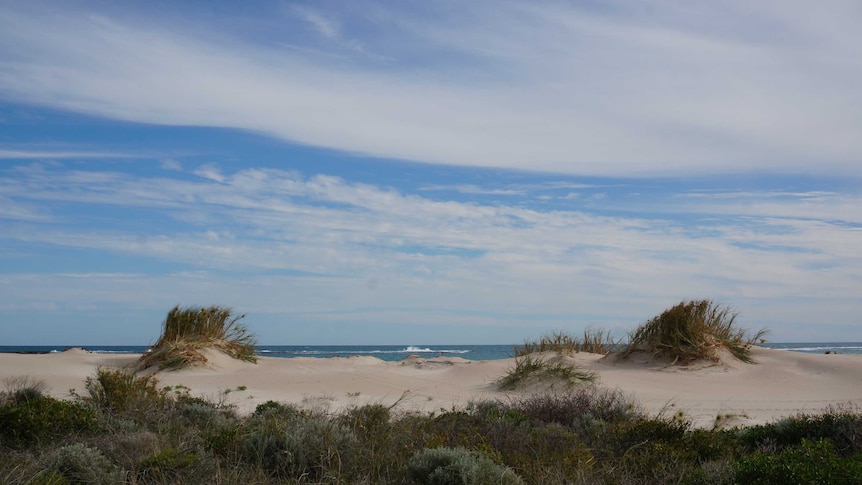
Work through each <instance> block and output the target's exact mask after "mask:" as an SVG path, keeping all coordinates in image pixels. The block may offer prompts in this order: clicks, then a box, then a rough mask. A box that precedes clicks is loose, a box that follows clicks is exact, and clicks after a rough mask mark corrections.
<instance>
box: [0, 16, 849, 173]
mask: <svg viewBox="0 0 862 485" xmlns="http://www.w3.org/2000/svg"><path fill="white" fill-rule="evenodd" d="M831 7H834V8H823V9H822V10H821V13H818V14H817V15H814V16H812V15H811V13H810V9H809V8H807V7H806V6H804V5H803V4H798V5H797V4H794V3H792V2H791V3H789V4H788V3H783V4H782V5H775V6H756V7H752V6H750V5H749V3H747V2H723V3H722V4H698V5H693V6H689V5H686V6H679V5H677V4H673V3H670V2H667V3H658V4H656V5H655V6H654V7H653V8H652V10H651V11H650V12H647V11H642V10H641V9H640V8H639V7H628V8H624V7H623V6H621V5H617V4H614V3H611V4H608V5H607V6H604V7H603V8H600V9H592V10H591V9H588V8H587V7H577V6H566V5H561V4H557V3H544V2H543V3H531V4H530V5H529V6H527V5H524V4H520V3H517V2H513V3H510V2H502V3H500V2H476V3H471V5H469V6H464V5H460V4H459V5H458V8H453V6H452V5H448V4H446V3H445V2H444V3H442V4H433V5H424V6H422V7H418V6H414V7H410V6H408V4H403V5H400V6H393V5H392V4H388V5H387V6H386V8H384V7H383V6H382V5H377V4H369V6H368V8H367V9H365V10H364V12H365V13H364V14H363V13H361V12H358V11H354V10H352V9H351V8H350V7H349V5H347V4H344V3H340V2H327V3H324V4H322V5H321V6H319V7H317V10H308V9H299V10H297V9H287V10H288V12H289V13H286V14H283V15H281V16H280V12H279V11H278V10H274V11H273V12H270V14H271V15H272V16H273V17H277V18H276V19H275V20H273V22H275V21H278V22H284V23H285V28H284V29H282V30H283V31H286V32H289V31H290V27H291V26H292V25H291V23H290V22H300V23H302V24H304V25H306V26H307V25H309V23H310V25H312V26H313V27H314V28H315V29H316V30H317V32H319V33H320V35H321V37H322V40H321V42H322V43H320V42H316V43H311V41H308V40H303V39H301V38H295V37H292V36H291V35H290V34H289V33H287V34H280V35H279V34H275V33H273V34H271V35H270V36H269V37H267V38H265V39H260V38H251V37H243V36H241V35H239V34H236V33H235V32H232V33H233V35H229V34H220V33H219V32H220V29H222V28H223V27H224V26H222V25H218V24H215V23H213V24H203V25H200V26H198V28H196V29H186V30H183V29H181V28H180V27H181V26H182V25H181V24H180V23H179V21H177V20H176V19H171V17H170V16H168V17H167V18H166V20H165V21H164V22H161V23H158V24H157V23H155V22H154V21H153V20H152V19H154V18H155V17H157V16H158V14H159V13H160V12H157V11H147V12H145V13H143V14H142V13H141V12H140V11H138V12H123V11H120V10H114V11H111V12H106V13H94V12H92V11H86V10H78V9H73V8H71V7H67V6H64V5H53V6H52V8H50V9H48V8H44V9H35V8H27V7H24V6H22V5H21V4H16V3H11V4H6V5H4V7H3V10H4V12H3V13H4V15H3V16H2V17H0V19H2V20H0V32H2V34H0V45H3V46H9V48H5V49H2V50H0V97H2V98H5V99H9V100H13V101H17V102H27V103H38V104H43V105H48V106H52V107H56V108H60V109H67V110H72V111H77V112H83V113H89V114H96V115H99V116H106V117H110V118H115V119H122V120H131V121H138V122H145V123H157V124H168V125H196V126H219V127H231V128H240V129H246V130H254V131H259V132H263V133H267V134H270V135H273V136H277V137H280V138H283V139H286V140H290V141H293V142H297V143H301V144H308V145H314V146H321V147H328V148H335V149H338V150H344V151H347V152H351V153H362V154H367V155H372V156H378V157H386V158H395V159H402V160H411V161H420V162H428V163H443V164H454V165H470V166H486V167H506V168H518V169H527V170H542V171H553V172H564V173H575V174H590V175H614V176H618V175H650V176H653V175H657V174H693V173H694V174H702V173H725V172H747V171H757V172H764V171H766V172H770V171H787V170H789V171H797V172H803V173H811V172H813V173H821V172H822V171H824V170H829V171H831V172H833V173H842V174H846V175H852V176H859V175H860V172H859V170H860V166H859V164H858V159H859V155H860V153H862V142H860V141H859V137H858V136H856V134H857V133H858V132H859V129H860V127H862V109H860V108H859V106H862V99H860V96H862V95H860V94H859V90H858V89H857V87H856V86H858V85H860V84H862V62H860V61H859V59H860V57H859V56H858V53H859V49H860V45H859V42H858V36H856V35H855V28H856V27H855V26H856V25H858V23H859V21H860V20H862V19H860V13H859V12H856V11H855V10H853V9H850V8H845V5H844V4H842V3H841V2H833V4H832V5H831ZM265 14H266V12H264V13H261V14H260V15H261V17H264V16H265ZM336 18H338V19H339V20H338V21H336V20H334V19H336ZM345 23H349V24H348V25H345ZM346 29H350V31H351V37H350V40H349V41H348V40H345V39H346V37H345V36H344V34H343V32H344V30H346ZM776 39H780V41H777V40H776ZM351 43H352V44H351ZM283 44H290V45H298V46H299V47H304V48H308V49H309V50H308V51H307V52H306V51H303V50H301V49H300V50H285V49H283V48H280V47H279V46H280V45H283ZM346 44H351V45H353V46H354V47H356V46H360V45H361V46H362V49H367V50H368V51H371V52H375V53H379V56H380V58H374V57H373V56H368V55H365V54H363V53H360V52H355V51H356V49H354V50H353V51H351V49H350V48H348V47H345V46H346ZM11 46H17V47H16V49H14V50H13V49H11ZM316 51H317V52H320V51H322V52H330V53H333V54H337V55H338V56H337V57H335V58H333V57H329V56H326V55H320V56H318V55H314V52H316ZM351 52H353V53H352V54H351ZM383 58H386V59H385V60H383Z"/></svg>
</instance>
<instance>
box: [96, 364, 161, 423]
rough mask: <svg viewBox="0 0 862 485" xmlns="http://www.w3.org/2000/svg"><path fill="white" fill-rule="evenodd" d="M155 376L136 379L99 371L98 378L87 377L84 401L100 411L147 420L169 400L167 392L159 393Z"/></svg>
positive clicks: (128, 374)
mask: <svg viewBox="0 0 862 485" xmlns="http://www.w3.org/2000/svg"><path fill="white" fill-rule="evenodd" d="M158 384H159V380H158V379H157V378H156V377H155V376H153V375H136V374H133V373H131V372H129V371H127V370H124V369H109V368H103V367H100V368H98V369H96V376H95V377H87V379H86V381H85V383H84V387H85V388H86V389H87V396H84V397H82V399H83V401H84V402H86V403H88V404H91V405H93V406H94V407H96V408H97V409H101V410H103V411H110V412H112V413H116V414H120V415H125V416H130V417H138V418H145V417H146V415H147V414H148V413H149V412H150V411H152V410H154V409H157V408H160V407H162V406H163V405H164V404H165V403H166V401H167V400H168V397H167V391H165V390H164V389H159V387H158Z"/></svg>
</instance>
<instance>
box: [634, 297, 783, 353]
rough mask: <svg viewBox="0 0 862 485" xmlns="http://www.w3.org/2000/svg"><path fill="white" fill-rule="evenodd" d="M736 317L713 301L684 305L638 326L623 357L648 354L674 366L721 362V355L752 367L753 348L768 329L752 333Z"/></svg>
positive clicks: (677, 306) (688, 302)
mask: <svg viewBox="0 0 862 485" xmlns="http://www.w3.org/2000/svg"><path fill="white" fill-rule="evenodd" d="M736 317H737V314H736V313H735V312H733V311H731V310H730V308H729V307H727V306H724V305H720V304H717V303H715V302H713V301H712V300H691V301H682V302H680V303H678V304H677V305H675V306H673V307H671V308H668V309H667V310H665V311H663V312H662V313H661V314H660V315H658V316H656V317H653V318H652V319H650V320H648V321H647V322H645V323H643V324H642V325H640V326H638V327H637V328H636V329H635V330H634V331H633V332H631V334H630V336H629V340H628V343H627V345H626V346H625V348H624V349H623V350H622V352H621V354H620V355H621V356H622V357H627V356H629V355H631V354H632V353H634V352H647V353H650V354H652V355H654V356H656V357H659V358H663V359H667V360H669V361H671V362H672V363H675V364H676V363H679V364H683V365H687V364H690V363H692V362H694V361H696V360H699V359H707V360H711V361H714V362H718V361H719V360H721V353H722V351H727V352H729V353H730V354H731V355H732V356H733V357H735V358H736V359H739V360H741V361H742V362H746V363H753V362H754V360H753V359H752V357H751V346H752V345H754V344H756V343H762V341H763V337H764V336H765V335H766V333H767V331H766V330H765V329H762V330H759V331H757V332H754V333H751V332H749V331H748V330H747V329H744V328H741V327H739V326H738V325H737V324H736Z"/></svg>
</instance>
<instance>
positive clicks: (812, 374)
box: [0, 347, 862, 427]
mask: <svg viewBox="0 0 862 485" xmlns="http://www.w3.org/2000/svg"><path fill="white" fill-rule="evenodd" d="M140 355H141V354H106V353H95V352H89V351H86V350H84V349H81V348H73V349H69V350H67V351H64V352H53V353H48V354H12V353H4V354H0V381H5V380H6V379H9V378H16V377H29V378H30V379H33V380H37V381H44V382H45V384H46V385H47V386H48V392H49V394H51V395H52V396H53V397H57V398H65V399H68V398H70V393H69V390H70V389H75V390H76V391H77V392H79V393H80V392H83V391H84V381H85V379H86V378H87V377H91V376H93V375H95V372H96V369H97V368H98V367H100V366H101V367H131V366H133V365H134V363H135V362H136V361H137V359H138V357H139V356H140ZM753 356H754V358H755V360H756V361H758V362H759V363H758V364H743V363H741V362H736V361H733V362H727V363H725V365H705V366H700V367H689V368H686V367H678V366H668V365H667V364H664V363H660V362H654V361H652V360H650V359H629V360H626V361H622V362H611V361H609V359H607V358H605V356H603V355H600V354H588V353H578V354H574V356H573V357H572V359H573V361H574V362H575V363H576V364H577V365H578V367H579V368H581V369H583V370H587V371H593V372H595V373H596V374H597V375H598V380H597V384H598V385H599V386H602V387H608V388H618V389H620V390H622V391H623V392H624V393H626V394H628V395H630V396H632V397H633V398H635V399H636V400H637V401H638V402H639V404H640V405H641V406H642V407H643V408H644V409H646V410H647V411H648V412H649V413H651V414H658V413H668V412H671V413H673V414H675V413H677V412H682V413H683V414H684V415H685V417H686V418H687V419H689V420H690V421H691V422H692V424H693V425H695V426H698V427H711V426H713V425H714V424H716V422H717V421H716V420H717V419H718V420H719V421H722V424H723V425H726V426H733V425H737V424H738V425H753V424H764V423H768V422H772V421H775V420H777V419H780V418H783V417H787V416H791V415H794V414H798V413H800V412H805V413H819V412H822V411H823V410H824V409H826V408H827V407H828V406H857V407H862V355H857V354H830V355H824V354H808V353H802V352H789V351H783V350H774V349H766V348H762V347H755V348H754V349H753ZM208 358H209V362H208V364H207V366H205V367H197V368H191V369H184V370H180V371H161V372H157V373H156V376H157V378H158V379H159V381H160V384H159V385H160V386H161V387H164V386H172V387H174V386H185V387H187V388H189V389H190V392H191V393H192V395H194V396H200V397H204V398H209V399H224V400H225V401H226V402H227V403H229V404H234V405H236V406H237V410H238V411H239V412H240V413H242V414H245V413H250V412H251V411H253V410H254V408H255V407H256V406H257V405H259V404H261V403H264V402H266V401H269V400H273V401H279V402H292V403H297V404H301V405H303V406H309V407H317V408H323V409H326V410H330V411H332V412H337V411H339V410H342V409H345V408H348V407H350V406H354V405H361V404H366V403H380V404H384V405H393V404H395V403H397V409H399V410H402V411H408V412H434V411H439V410H441V409H444V410H450V409H452V408H455V407H463V406H466V405H467V404H469V403H470V402H471V401H478V400H486V399H491V400H493V399H501V400H505V399H510V398H513V397H517V396H518V395H523V394H529V391H507V392H504V391H499V390H498V389H497V387H496V385H495V381H496V380H498V379H499V378H500V377H502V376H503V375H504V374H505V373H506V371H507V370H508V368H509V367H510V366H511V365H512V359H497V360H482V361H478V360H477V361H472V360H468V359H465V358H461V357H457V356H446V357H431V356H420V355H412V356H407V357H406V358H404V359H403V360H401V361H384V360H381V359H379V358H376V357H371V356H351V357H330V358H320V357H291V358H282V357H258V363H257V364H252V363H248V362H241V361H237V360H234V359H231V358H230V357H227V356H226V355H224V354H220V353H218V352H211V353H209V354H208Z"/></svg>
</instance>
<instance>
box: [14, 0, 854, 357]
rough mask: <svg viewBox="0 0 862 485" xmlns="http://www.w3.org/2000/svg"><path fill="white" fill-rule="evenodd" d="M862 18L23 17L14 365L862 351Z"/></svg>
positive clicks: (613, 8)
mask: <svg viewBox="0 0 862 485" xmlns="http://www.w3.org/2000/svg"><path fill="white" fill-rule="evenodd" d="M859 25H862V5H860V4H859V2H856V1H854V0H849V1H841V0H826V1H822V2H818V3H817V5H816V7H815V6H812V4H811V3H810V2H803V1H793V0H783V1H780V2H779V1H763V2H750V1H742V0H738V1H737V0H728V1H724V2H713V1H691V2H677V1H663V0H651V1H649V2H623V1H620V2H617V1H613V0H610V1H601V2H594V1H578V2H556V1H529V2H526V1H505V0H495V1H482V0H476V1H471V2H460V1H459V2H455V1H445V0H443V1H435V2H426V1H412V0H405V1H363V2H353V1H329V0H322V1H314V2H311V1H309V2H293V1H288V0H285V1H264V2H220V1H212V2H210V1H191V0H186V1H180V2H176V1H161V0H153V1H147V2H138V1H129V2H108V1H105V2H99V1H89V2H77V1H74V0H72V1H62V2H59V1H58V2H42V1H38V0H36V1H32V0H28V1H17V0H4V1H2V2H0V322H2V323H0V326H2V332H0V345H78V344H81V345H147V344H150V343H153V342H154V341H155V340H156V339H157V338H158V335H159V332H160V325H161V323H162V321H163V319H164V316H165V314H166V313H167V311H168V310H170V309H171V308H172V307H173V306H175V305H181V306H192V305H204V306H209V305H223V306H229V307H231V308H233V309H234V311H236V312H237V313H238V314H245V315H246V318H245V320H243V321H244V322H245V323H246V324H247V325H248V326H249V328H250V329H251V330H252V331H253V332H254V333H255V334H256V335H257V337H258V340H259V342H260V343H262V344H268V345H328V344H331V345H353V344H355V345H359V344H368V345H373V344H393V345H397V344H404V345H417V344H446V343H449V344H515V343H520V342H523V341H524V340H525V339H530V338H536V337H538V336H541V335H543V334H547V333H549V332H552V331H565V332H570V333H574V334H577V333H580V332H582V331H583V330H584V329H586V328H589V327H593V328H603V329H608V330H610V331H612V332H613V333H614V334H615V335H617V336H624V335H626V332H628V331H630V330H632V329H633V328H634V327H635V326H637V325H638V324H640V323H642V322H644V321H645V320H648V319H649V318H651V317H652V316H655V315H657V314H659V313H661V311H662V310H664V309H666V308H668V307H670V306H673V305H674V304H676V303H678V302H680V301H683V300H687V299H701V298H707V299H712V300H714V301H715V302H717V303H718V304H721V305H727V306H729V307H730V308H731V309H733V310H734V311H735V312H738V318H737V323H738V324H739V325H740V326H741V327H743V328H750V329H752V330H759V329H761V328H766V329H768V330H769V331H770V333H769V335H768V336H767V338H768V339H769V340H770V341H774V342H794V341H807V342H820V341H862V324H860V323H862V322H860V320H859V318H860V317H859V315H860V314H862V136H860V135H859V133H862V89H860V86H862V36H860V35H859V31H858V26H859Z"/></svg>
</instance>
